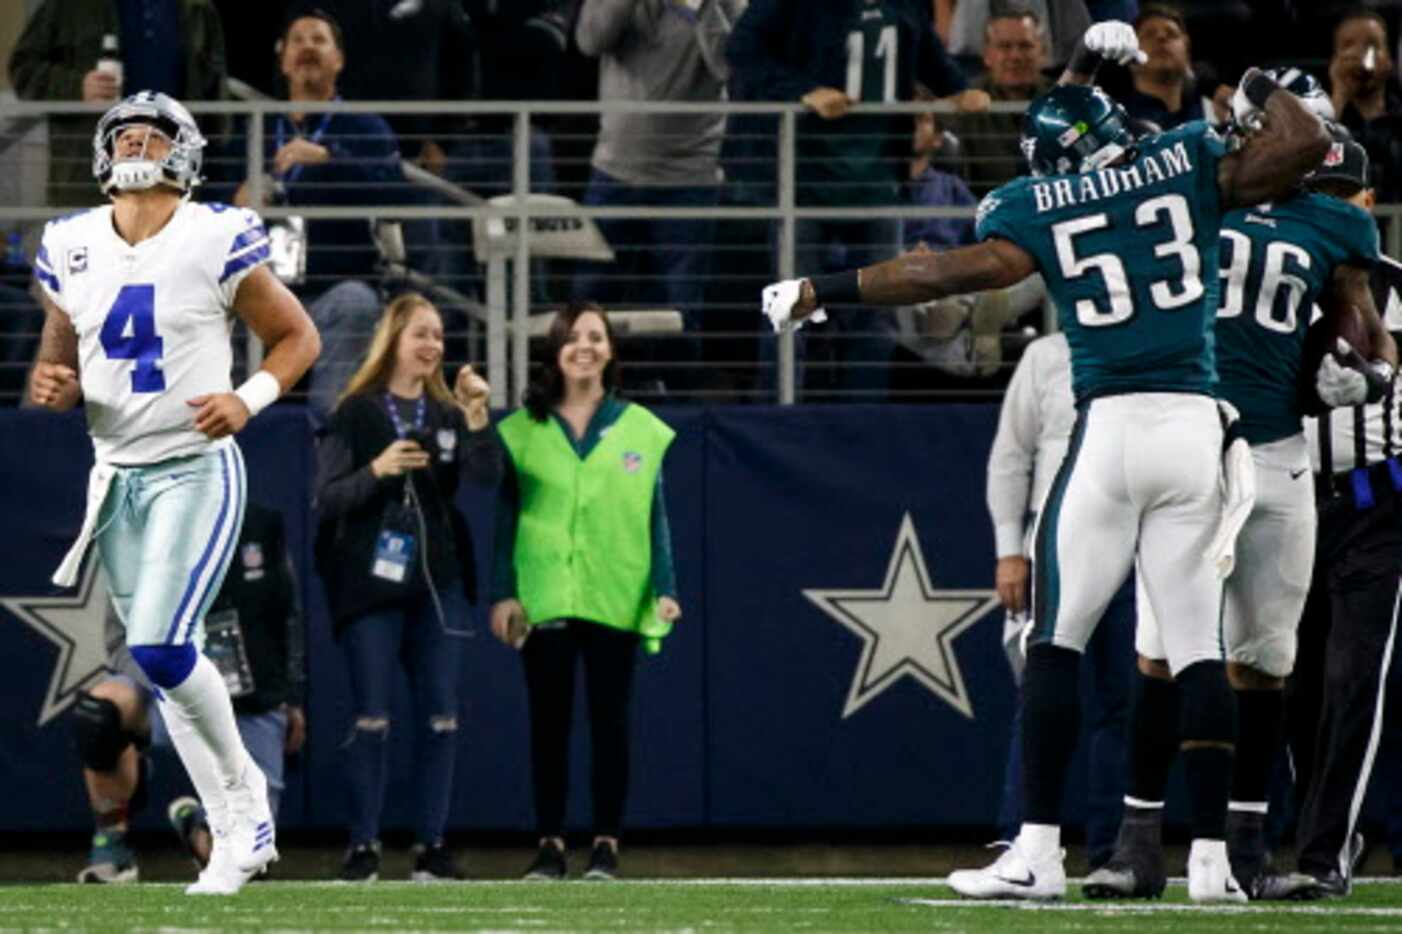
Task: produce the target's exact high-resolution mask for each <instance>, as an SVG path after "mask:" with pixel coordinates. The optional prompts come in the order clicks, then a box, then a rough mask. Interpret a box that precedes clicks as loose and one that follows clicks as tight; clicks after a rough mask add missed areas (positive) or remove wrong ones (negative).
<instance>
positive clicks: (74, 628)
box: [0, 559, 111, 726]
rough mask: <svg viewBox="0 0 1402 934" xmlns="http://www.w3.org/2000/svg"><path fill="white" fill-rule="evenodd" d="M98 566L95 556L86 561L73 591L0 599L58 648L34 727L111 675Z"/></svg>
mask: <svg viewBox="0 0 1402 934" xmlns="http://www.w3.org/2000/svg"><path fill="white" fill-rule="evenodd" d="M100 565H101V562H100V561H97V560H96V559H90V560H89V561H88V563H87V567H86V568H85V569H84V571H83V577H82V580H80V581H79V582H78V589H77V592H76V593H74V594H70V595H67V596H56V597H23V596H21V597H0V606H4V608H5V609H7V610H9V611H10V612H11V613H13V614H14V615H15V616H16V617H17V618H18V619H19V621H20V622H22V623H24V624H25V625H26V626H28V627H29V628H30V629H33V630H34V631H35V632H37V633H38V634H39V635H41V636H43V637H44V638H45V639H47V640H49V641H50V642H52V643H53V644H54V645H55V646H56V647H57V648H58V658H57V659H56V660H55V661H54V668H53V673H52V674H51V675H50V676H49V686H48V689H47V690H46V691H45V693H44V702H43V705H42V706H41V707H40V708H39V720H38V725H39V726H44V725H45V724H47V723H48V722H49V721H50V720H53V719H54V718H55V717H57V716H59V715H60V714H62V713H63V712H64V711H66V710H67V709H68V708H69V707H71V706H73V701H74V700H76V699H77V696H78V692H79V691H82V690H85V689H87V688H89V687H92V685H93V684H94V683H96V682H97V681H99V680H101V679H102V678H103V677H105V676H107V675H108V674H111V669H110V668H108V667H107V646H106V642H105V640H104V639H103V625H104V622H105V619H106V615H107V578H106V575H105V574H103V573H102V570H101V567H100Z"/></svg>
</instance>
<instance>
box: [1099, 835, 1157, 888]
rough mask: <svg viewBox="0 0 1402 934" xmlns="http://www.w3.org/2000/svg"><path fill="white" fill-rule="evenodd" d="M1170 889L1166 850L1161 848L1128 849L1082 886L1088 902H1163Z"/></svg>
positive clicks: (1120, 848)
mask: <svg viewBox="0 0 1402 934" xmlns="http://www.w3.org/2000/svg"><path fill="white" fill-rule="evenodd" d="M1167 885H1168V876H1167V874H1166V873H1165V872H1164V868H1163V850H1162V849H1160V848H1159V847H1157V846H1152V847H1151V846H1143V845H1126V844H1125V843H1124V841H1123V839H1122V840H1121V842H1120V844H1119V845H1118V846H1116V847H1115V855H1114V856H1111V857H1110V861H1109V862H1108V863H1106V864H1105V865H1104V866H1101V867H1100V868H1099V869H1097V870H1096V871H1095V872H1092V873H1091V874H1090V875H1088V876H1086V880H1085V882H1083V883H1081V892H1082V894H1084V895H1085V897H1086V898H1160V897H1162V895H1163V890H1164V888H1165V887H1166V886H1167Z"/></svg>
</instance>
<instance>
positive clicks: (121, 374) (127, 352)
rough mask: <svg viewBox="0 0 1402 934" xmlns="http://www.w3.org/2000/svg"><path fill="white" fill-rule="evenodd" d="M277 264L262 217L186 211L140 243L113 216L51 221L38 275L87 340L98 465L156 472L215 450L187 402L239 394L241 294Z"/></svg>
mask: <svg viewBox="0 0 1402 934" xmlns="http://www.w3.org/2000/svg"><path fill="white" fill-rule="evenodd" d="M268 256H269V246H268V234H267V231H266V230H265V229H264V227H263V222H262V220H261V219H260V218H259V217H258V215H257V213H256V212H254V211H250V210H245V209H242V208H233V207H229V206H227V205H223V204H195V203H192V202H188V201H187V202H184V203H182V204H181V205H180V207H179V208H178V209H176V212H175V214H174V215H173V216H172V217H171V219H170V221H169V222H168V223H167V224H166V225H165V227H164V228H162V229H161V231H160V232H159V233H158V234H156V235H155V236H154V237H151V238H149V239H146V240H143V241H142V242H140V243H138V244H136V245H135V246H132V245H131V244H129V243H127V242H126V241H125V240H123V239H122V238H121V236H119V235H118V234H117V230H116V228H115V227H114V226H113V217H112V207H111V206H110V205H108V206H107V207H101V208H94V209H93V210H90V211H83V212H81V213H78V214H73V215H70V216H68V217H65V218H60V219H58V220H55V221H51V222H50V223H49V224H48V225H47V226H46V227H45V228H44V240H43V244H42V246H40V248H39V253H38V256H36V257H35V262H34V268H35V275H36V277H37V278H38V279H39V282H40V283H41V284H42V286H43V288H44V291H45V292H47V293H48V296H49V298H51V299H52V300H53V301H54V303H55V304H57V305H58V307H59V308H61V309H63V311H64V312H66V313H67V314H68V316H69V318H71V319H72V321H73V326H74V328H75V329H76V330H77V332H78V358H79V366H80V369H81V373H82V385H83V401H84V406H85V408H86V410H87V417H88V430H89V431H90V432H91V433H92V439H93V447H94V448H95V450H96V455H97V459H98V461H99V462H102V463H109V464H119V465H127V466H129V465H136V464H152V463H156V462H158V461H163V460H166V459H168V458H171V457H183V456H186V455H190V454H199V453H202V452H203V451H205V450H207V449H208V448H209V447H210V445H212V444H214V443H215V442H212V441H210V440H209V439H208V438H207V437H205V436H204V435H203V434H200V433H199V432H198V431H196V430H195V428H194V419H195V408H194V407H193V406H191V405H189V404H188V400H190V399H193V398H194V397H196V396H201V395H205V394H208V393H217V392H229V391H230V390H231V389H232V388H233V386H232V383H231V377H230V369H231V367H232V365H233V351H232V349H231V348H230V345H229V335H230V331H231V330H232V327H233V316H232V307H233V302H234V295H235V293H236V292H237V290H238V286H239V283H240V282H242V281H243V277H244V276H246V275H248V274H249V273H250V272H252V271H253V270H254V269H255V268H257V267H258V266H259V265H261V264H263V263H266V262H267V261H268Z"/></svg>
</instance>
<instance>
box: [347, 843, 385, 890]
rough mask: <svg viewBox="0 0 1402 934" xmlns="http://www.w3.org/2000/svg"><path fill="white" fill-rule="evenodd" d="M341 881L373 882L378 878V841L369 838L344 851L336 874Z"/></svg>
mask: <svg viewBox="0 0 1402 934" xmlns="http://www.w3.org/2000/svg"><path fill="white" fill-rule="evenodd" d="M337 878H338V879H340V880H341V881H342V882H375V881H377V880H378V879H379V878H380V841H379V840H371V841H370V842H369V843H362V844H359V845H358V846H353V847H351V848H350V849H349V850H347V851H346V858H345V861H344V862H343V863H341V872H340V875H338V876H337Z"/></svg>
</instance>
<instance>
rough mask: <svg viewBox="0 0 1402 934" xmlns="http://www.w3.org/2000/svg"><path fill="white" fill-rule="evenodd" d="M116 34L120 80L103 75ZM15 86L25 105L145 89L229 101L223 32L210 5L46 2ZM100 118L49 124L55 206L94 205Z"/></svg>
mask: <svg viewBox="0 0 1402 934" xmlns="http://www.w3.org/2000/svg"><path fill="white" fill-rule="evenodd" d="M109 35H111V36H116V37H117V39H118V41H119V44H120V52H121V55H122V58H123V61H124V69H123V75H122V77H121V79H120V80H118V78H117V77H116V76H115V75H114V74H112V73H111V72H109V71H106V70H101V69H99V68H98V67H97V62H98V59H99V58H101V57H103V45H102V44H103V37H104V36H109ZM10 81H11V82H12V83H13V84H14V86H15V93H16V94H17V95H19V97H21V98H24V99H26V100H37V101H79V100H81V101H86V102H88V103H94V104H96V103H107V104H111V103H115V102H116V101H117V99H118V98H120V97H122V96H123V95H124V94H135V93H136V92H137V91H143V90H149V91H162V92H164V93H166V94H169V95H171V96H172V97H175V98H177V99H179V100H183V101H203V100H218V99H220V98H222V97H223V96H224V30H223V26H222V24H221V23H220V20H219V13H218V11H217V10H215V8H214V6H213V4H212V3H211V0H150V2H147V3H142V4H135V3H128V2H119V0H43V2H42V3H41V4H40V5H39V7H38V8H37V9H36V10H35V11H34V15H33V16H32V17H31V18H30V20H29V22H28V23H27V24H26V25H25V28H24V33H23V34H22V35H21V36H20V38H19V41H18V42H17V43H16V44H15V48H14V51H13V52H12V53H11V55H10ZM97 118H98V114H97V113H96V112H94V113H92V114H64V115H56V116H53V117H50V118H49V183H48V192H49V203H50V204H51V205H55V206H62V207H85V206H90V205H92V203H93V197H92V135H93V131H94V129H96V127H97ZM206 132H213V131H212V130H211V129H210V128H208V127H207V128H206Z"/></svg>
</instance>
